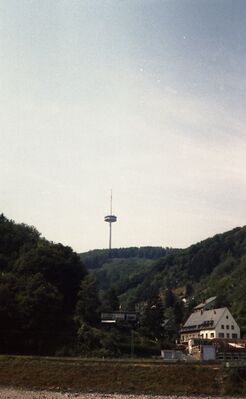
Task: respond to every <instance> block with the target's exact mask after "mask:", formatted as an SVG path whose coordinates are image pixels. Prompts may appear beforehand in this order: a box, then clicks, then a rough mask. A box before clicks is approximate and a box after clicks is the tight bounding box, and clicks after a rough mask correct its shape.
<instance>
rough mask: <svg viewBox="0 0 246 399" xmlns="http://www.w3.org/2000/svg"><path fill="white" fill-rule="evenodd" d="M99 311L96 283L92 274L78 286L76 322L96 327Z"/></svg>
mask: <svg viewBox="0 0 246 399" xmlns="http://www.w3.org/2000/svg"><path fill="white" fill-rule="evenodd" d="M99 311H100V301H99V298H98V289H97V282H96V279H95V276H94V275H93V274H88V275H87V276H86V277H85V278H84V280H83V281H82V282H81V285H80V290H79V293H78V302H77V306H76V320H77V321H78V322H79V323H80V324H81V323H82V322H84V323H87V324H91V325H97V324H98V322H99V320H100V317H99Z"/></svg>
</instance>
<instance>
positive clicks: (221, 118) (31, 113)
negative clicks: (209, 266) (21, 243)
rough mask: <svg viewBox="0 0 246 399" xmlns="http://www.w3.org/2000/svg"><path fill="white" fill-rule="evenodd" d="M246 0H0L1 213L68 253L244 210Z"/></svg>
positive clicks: (239, 215) (183, 235) (169, 235)
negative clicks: (112, 218) (109, 220)
mask: <svg viewBox="0 0 246 399" xmlns="http://www.w3.org/2000/svg"><path fill="white" fill-rule="evenodd" d="M245 21H246V1H245V0H242V1H241V0H169V1H168V0H29V1H28V0H0V57H1V58H0V59H1V62H0V103H1V107H0V113H1V115H0V138H1V140H0V179H1V180H0V182H1V185H0V204H1V209H0V211H1V212H3V213H4V214H5V215H6V216H7V217H9V218H12V219H14V220H16V221H17V222H25V223H28V224H32V225H35V226H36V227H37V228H38V230H39V231H40V232H41V233H42V234H43V235H44V236H45V237H46V238H48V239H49V240H53V241H55V242H62V243H63V244H66V245H70V246H72V247H73V248H74V249H75V250H77V251H85V250H88V249H94V248H105V247H107V245H108V225H107V224H106V223H104V216H105V215H106V214H107V213H108V211H109V196H110V189H111V188H112V189H113V197H114V198H113V201H114V203H113V211H114V213H115V214H116V215H117V216H118V222H117V223H116V224H115V225H114V226H113V246H115V247H127V246H141V245H162V246H175V247H185V246H188V245H190V244H192V243H195V242H197V241H200V240H202V239H204V238H207V237H208V236H211V235H213V234H215V233H218V232H223V231H225V230H229V229H231V228H233V227H235V226H242V225H244V224H245V220H246V132H245V127H246V112H245V111H246V109H245V108H246V57H245V54H246V23H245Z"/></svg>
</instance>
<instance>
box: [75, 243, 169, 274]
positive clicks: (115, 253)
mask: <svg viewBox="0 0 246 399" xmlns="http://www.w3.org/2000/svg"><path fill="white" fill-rule="evenodd" d="M173 251H175V250H174V249H172V248H163V247H148V246H146V247H130V248H113V249H111V250H108V249H95V250H93V251H89V252H85V253H82V254H80V257H81V259H82V260H83V262H84V264H85V265H86V267H87V269H89V270H93V269H99V268H100V267H101V266H102V265H103V264H104V263H106V262H108V261H109V260H110V259H114V258H123V259H126V258H142V259H153V260H154V259H159V258H161V257H162V256H165V255H167V254H168V253H170V252H173Z"/></svg>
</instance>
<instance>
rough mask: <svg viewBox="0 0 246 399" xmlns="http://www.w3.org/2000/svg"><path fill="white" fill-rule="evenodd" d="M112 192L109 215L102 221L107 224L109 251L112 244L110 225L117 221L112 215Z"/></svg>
mask: <svg viewBox="0 0 246 399" xmlns="http://www.w3.org/2000/svg"><path fill="white" fill-rule="evenodd" d="M112 202H113V200H112V190H111V195H110V214H109V215H107V216H105V218H104V221H105V222H107V223H109V250H111V242H112V223H114V222H116V221H117V217H116V216H115V215H113V214H112Z"/></svg>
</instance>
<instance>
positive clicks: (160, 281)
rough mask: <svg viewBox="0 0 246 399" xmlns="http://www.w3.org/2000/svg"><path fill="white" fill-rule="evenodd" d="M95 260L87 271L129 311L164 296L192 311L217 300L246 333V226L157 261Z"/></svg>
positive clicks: (169, 252)
mask: <svg viewBox="0 0 246 399" xmlns="http://www.w3.org/2000/svg"><path fill="white" fill-rule="evenodd" d="M125 251H126V250H125ZM92 254H93V252H92ZM96 255H97V258H96V266H95V267H94V266H93V264H92V265H90V266H89V267H90V268H91V269H93V268H94V269H96V270H95V274H96V276H97V278H98V280H99V284H100V287H101V289H102V290H103V291H107V290H108V289H109V288H113V289H114V290H115V293H116V295H117V296H118V297H119V299H120V302H121V303H122V304H123V306H125V307H127V308H129V307H130V308H134V307H135V306H136V305H137V306H139V304H141V303H143V302H146V301H148V300H149V298H151V297H153V296H155V295H162V296H163V295H164V296H165V293H167V292H169V294H170V293H171V295H173V296H174V297H175V298H176V299H175V301H174V300H171V302H173V303H174V302H176V303H178V302H179V303H180V304H181V305H182V303H181V302H180V301H181V300H182V299H184V298H185V299H186V300H187V301H188V303H190V306H191V305H193V304H195V303H198V302H200V301H202V300H203V299H206V298H208V297H210V296H213V295H215V296H217V297H218V299H217V304H218V306H219V305H223V306H224V305H228V306H229V307H230V309H231V310H232V312H233V314H234V316H235V317H236V318H237V320H238V321H239V323H240V324H241V326H243V327H244V328H246V295H245V292H246V226H245V227H242V228H235V229H233V230H231V231H228V232H226V233H223V234H217V235H215V236H214V237H212V238H209V239H206V240H204V241H201V242H199V243H197V244H194V245H192V246H190V247H189V248H187V249H179V250H168V251H167V252H165V250H164V252H163V253H162V254H161V257H160V259H158V260H153V258H152V259H151V260H150V259H146V258H142V259H141V258H140V257H136V256H134V255H136V254H134V255H133V256H132V257H128V256H124V252H123V253H122V257H121V258H120V257H117V258H116V257H114V255H112V258H111V259H109V257H108V253H107V251H106V252H104V251H101V252H97V253H96ZM86 256H88V253H87V254H85V257H82V258H83V259H85V263H86ZM100 256H101V258H100ZM91 259H93V258H91ZM105 259H106V260H105ZM98 265H100V266H98Z"/></svg>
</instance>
